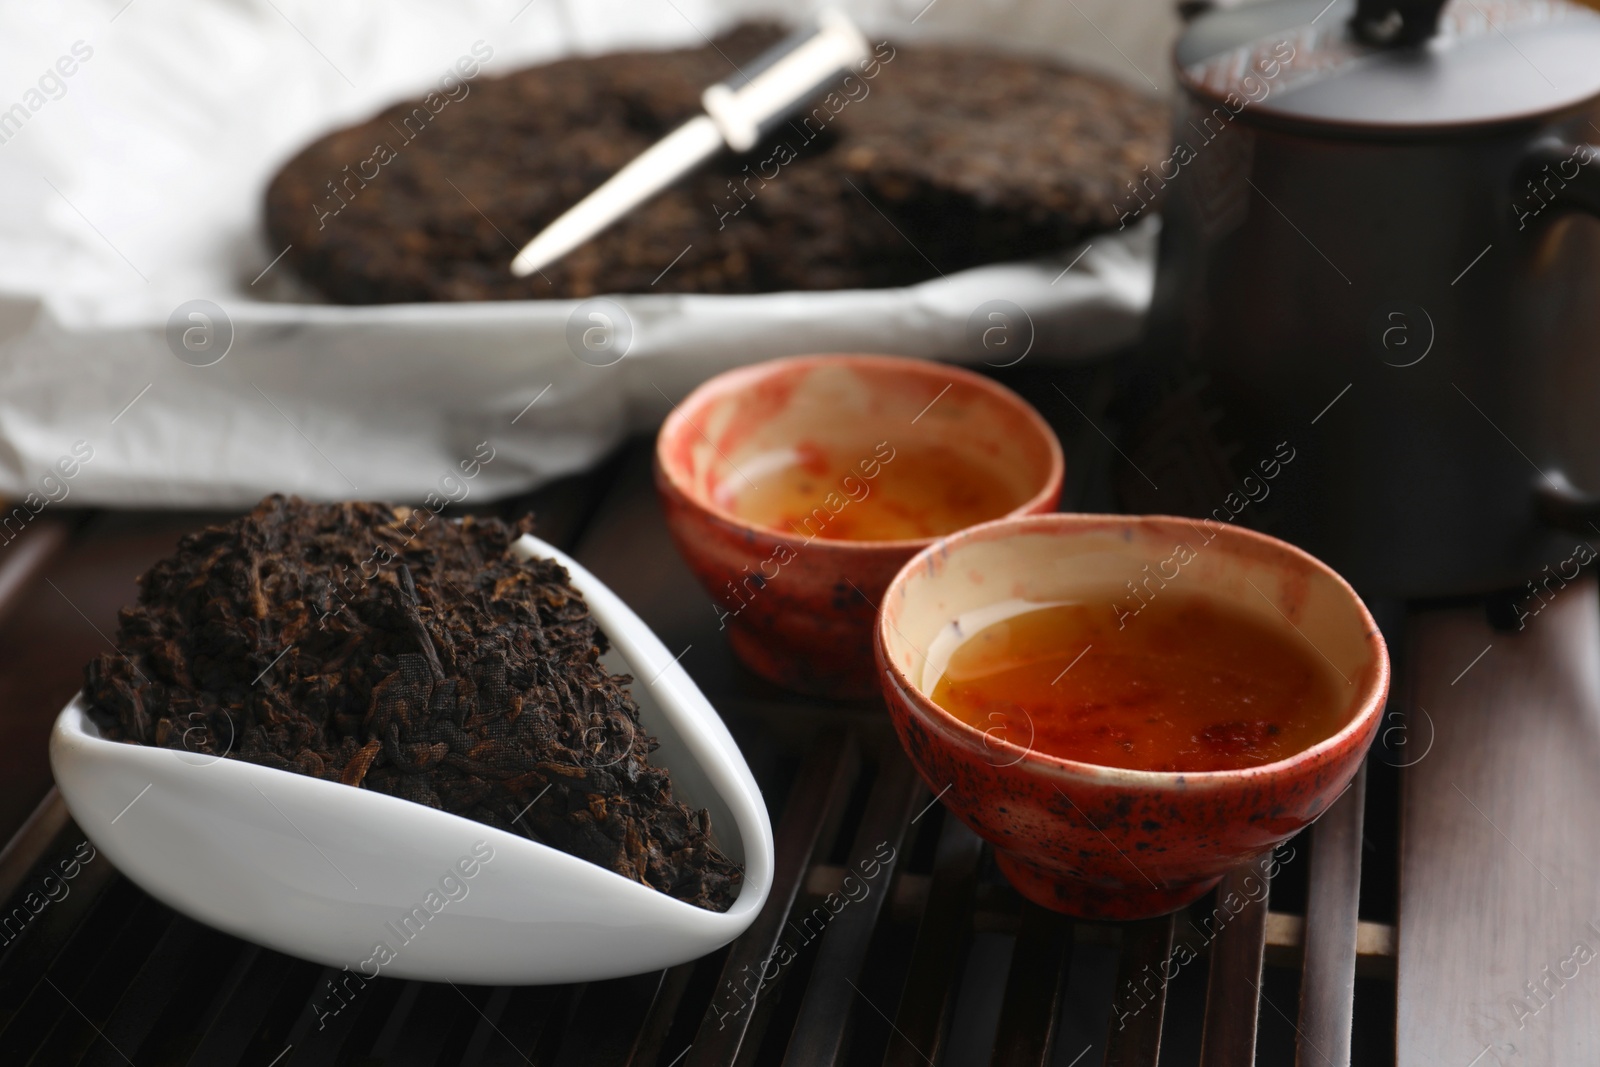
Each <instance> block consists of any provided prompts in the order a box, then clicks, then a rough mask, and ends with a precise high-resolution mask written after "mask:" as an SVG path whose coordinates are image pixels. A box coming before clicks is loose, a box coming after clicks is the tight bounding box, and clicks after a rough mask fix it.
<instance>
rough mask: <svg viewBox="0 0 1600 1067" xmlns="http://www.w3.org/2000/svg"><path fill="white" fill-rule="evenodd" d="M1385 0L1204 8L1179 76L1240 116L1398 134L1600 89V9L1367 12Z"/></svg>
mask: <svg viewBox="0 0 1600 1067" xmlns="http://www.w3.org/2000/svg"><path fill="white" fill-rule="evenodd" d="M1385 2H1386V0H1361V3H1360V4H1359V7H1360V11H1359V12H1358V3H1357V0H1331V2H1328V0H1278V2H1268V3H1255V4H1248V5H1246V6H1243V7H1236V8H1229V9H1223V10H1217V11H1213V12H1211V13H1209V14H1206V15H1203V16H1201V17H1200V18H1198V19H1196V20H1195V21H1194V22H1193V23H1192V24H1191V25H1190V26H1189V28H1188V29H1187V31H1186V32H1185V33H1184V35H1183V37H1182V38H1181V39H1180V40H1179V41H1178V44H1177V47H1176V49H1175V51H1174V60H1175V62H1176V65H1177V69H1178V77H1179V80H1180V81H1181V82H1182V83H1183V84H1184V86H1185V87H1186V88H1188V89H1189V91H1191V92H1193V93H1196V94H1198V95H1201V96H1205V97H1212V98H1215V99H1217V100H1219V101H1225V102H1227V103H1228V106H1229V110H1230V111H1231V112H1233V113H1235V114H1237V113H1238V112H1239V111H1241V110H1243V111H1247V112H1257V113H1260V114H1262V115H1272V116H1277V117H1282V118H1288V119H1295V120H1299V121H1302V122H1310V123H1319V124H1328V125H1334V126H1357V127H1362V128H1366V129H1369V130H1382V131H1396V132H1398V131H1403V130H1410V131H1427V130H1443V129H1449V128H1453V127H1463V126H1476V125H1486V124H1493V123H1501V122H1508V121H1514V120H1517V119H1529V118H1533V117H1535V116H1539V115H1543V114H1546V113H1548V112H1552V111H1559V110H1562V109H1564V108H1568V107H1572V106H1574V105H1577V104H1580V103H1582V102H1583V101H1585V100H1587V99H1590V98H1591V97H1595V96H1597V95H1600V12H1595V11H1591V10H1589V9H1587V8H1584V7H1580V6H1578V5H1577V4H1574V3H1570V2H1568V0H1450V2H1449V3H1447V4H1445V5H1444V6H1443V9H1442V10H1439V9H1438V6H1437V4H1433V5H1429V4H1427V3H1422V4H1420V5H1419V4H1417V3H1415V2H1410V3H1406V2H1401V0H1387V2H1388V5H1389V10H1388V12H1387V19H1385V18H1382V17H1378V18H1374V17H1373V16H1372V11H1373V9H1375V8H1382V7H1383V6H1384V4H1385ZM1419 7H1420V8H1422V9H1424V10H1423V14H1422V15H1421V16H1420V17H1415V16H1416V15H1417V11H1416V9H1417V8H1419ZM1430 7H1431V8H1432V10H1427V9H1428V8H1430ZM1394 9H1402V10H1403V11H1404V14H1405V16H1406V17H1405V18H1402V15H1401V13H1400V12H1399V11H1396V10H1394ZM1435 18H1436V20H1437V21H1436V23H1435V21H1434V20H1435ZM1386 32H1387V33H1388V35H1389V37H1390V40H1389V42H1388V43H1379V42H1382V41H1383V39H1384V37H1385V34H1386Z"/></svg>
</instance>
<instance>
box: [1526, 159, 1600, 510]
mask: <svg viewBox="0 0 1600 1067" xmlns="http://www.w3.org/2000/svg"><path fill="white" fill-rule="evenodd" d="M1518 180H1519V181H1521V182H1523V183H1524V189H1525V190H1526V191H1525V193H1524V194H1523V196H1522V199H1521V200H1519V201H1518V204H1519V206H1518V207H1517V208H1516V209H1515V210H1516V211H1517V219H1518V221H1519V223H1520V224H1521V225H1520V227H1519V228H1524V229H1525V228H1526V227H1527V226H1528V224H1529V223H1531V222H1532V221H1533V219H1534V218H1535V217H1537V216H1539V215H1542V214H1543V213H1544V211H1545V210H1546V209H1547V208H1555V209H1556V212H1555V213H1556V214H1560V213H1562V212H1565V211H1586V212H1588V213H1589V214H1591V215H1600V145H1590V144H1581V143H1580V144H1571V143H1568V142H1565V141H1561V140H1559V139H1555V138H1551V139H1549V140H1544V141H1541V142H1539V143H1538V144H1537V145H1535V146H1534V147H1533V150H1532V151H1531V152H1529V153H1528V158H1527V160H1526V161H1525V162H1524V163H1523V166H1522V170H1521V172H1520V174H1519V176H1518ZM1524 208H1525V209H1526V210H1524ZM1534 507H1535V510H1536V511H1537V513H1538V515H1539V518H1540V519H1541V520H1542V521H1543V522H1544V523H1545V524H1546V525H1549V526H1552V527H1555V528H1557V529H1562V530H1566V531H1568V532H1570V533H1574V534H1578V535H1581V536H1584V537H1590V536H1593V534H1594V532H1595V530H1596V528H1600V494H1596V493H1589V492H1585V491H1584V490H1582V489H1579V488H1578V487H1577V486H1575V485H1573V484H1572V483H1571V482H1570V481H1568V480H1567V476H1566V475H1565V474H1564V473H1563V472H1561V471H1560V470H1551V471H1547V472H1546V473H1545V476H1544V477H1543V478H1541V479H1540V480H1539V483H1538V486H1537V488H1536V489H1535V490H1534Z"/></svg>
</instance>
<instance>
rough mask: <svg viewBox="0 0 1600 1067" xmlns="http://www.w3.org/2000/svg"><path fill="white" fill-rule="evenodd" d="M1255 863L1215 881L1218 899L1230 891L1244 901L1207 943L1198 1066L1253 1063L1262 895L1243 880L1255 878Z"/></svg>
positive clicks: (1263, 932)
mask: <svg viewBox="0 0 1600 1067" xmlns="http://www.w3.org/2000/svg"><path fill="white" fill-rule="evenodd" d="M1261 877H1262V874H1261V871H1260V870H1259V868H1258V867H1257V865H1255V864H1247V865H1245V866H1243V867H1237V868H1235V869H1234V870H1232V871H1231V872H1229V873H1228V875H1227V876H1226V877H1225V878H1223V879H1222V882H1221V884H1219V885H1218V886H1217V897H1218V899H1223V898H1225V897H1226V896H1227V895H1228V894H1229V893H1233V894H1235V895H1236V896H1237V898H1238V899H1240V900H1243V901H1244V902H1245V904H1244V907H1243V908H1242V909H1240V911H1239V913H1238V914H1237V915H1234V916H1233V917H1232V918H1231V919H1229V920H1228V922H1227V923H1226V924H1224V925H1223V926H1222V927H1221V929H1220V931H1218V933H1217V935H1216V939H1215V940H1214V941H1213V942H1212V944H1211V969H1210V971H1209V972H1208V974H1207V975H1206V1018H1205V1029H1204V1031H1203V1032H1202V1035H1201V1038H1200V1067H1251V1065H1252V1064H1254V1063H1255V1062H1256V1021H1257V1018H1258V1016H1259V1015H1260V1007H1261V1003H1260V1002H1261V961H1262V956H1263V954H1264V953H1265V951H1266V943H1267V894H1266V893H1259V899H1252V892H1251V888H1250V886H1249V885H1248V884H1247V883H1246V880H1247V879H1254V880H1258V881H1259V880H1260V879H1261Z"/></svg>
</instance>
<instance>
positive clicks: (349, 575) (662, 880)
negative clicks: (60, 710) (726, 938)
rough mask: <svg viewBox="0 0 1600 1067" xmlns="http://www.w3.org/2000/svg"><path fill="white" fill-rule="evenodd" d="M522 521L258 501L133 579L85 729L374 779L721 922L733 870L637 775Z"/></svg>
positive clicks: (386, 788) (384, 789)
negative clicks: (530, 555) (524, 541)
mask: <svg viewBox="0 0 1600 1067" xmlns="http://www.w3.org/2000/svg"><path fill="white" fill-rule="evenodd" d="M530 526H531V519H529V518H524V519H523V520H522V521H521V522H520V523H518V524H516V525H509V524H507V523H503V522H500V521H498V520H494V519H475V518H471V517H468V518H464V519H460V520H454V521H445V520H435V519H433V516H432V514H431V513H430V512H428V511H425V510H417V511H413V510H411V509H409V508H404V507H388V506H385V505H381V504H371V503H345V504H326V505H324V504H309V503H306V502H305V501H302V500H299V499H296V498H288V499H285V498H284V497H281V496H272V497H268V498H267V499H266V500H264V501H262V502H261V504H260V505H259V506H257V507H256V509H255V510H254V511H252V512H251V513H250V514H248V515H246V516H245V517H243V518H241V519H239V520H237V521H235V522H231V523H228V524H226V525H223V526H213V527H210V528H208V529H205V530H202V531H200V532H199V533H195V534H191V535H189V536H188V537H185V538H184V539H183V540H182V541H181V542H180V543H179V545H178V551H177V554H176V555H174V556H173V557H171V558H170V559H166V560H162V561H161V562H160V563H157V564H156V565H155V566H154V567H152V568H151V569H150V570H149V572H148V573H146V574H145V575H144V576H143V577H142V578H141V579H140V585H141V588H140V592H139V603H138V604H137V605H136V606H134V607H131V608H124V609H123V611H122V613H121V616H120V625H119V629H118V633H117V642H116V644H117V652H116V653H115V654H112V653H107V654H104V655H101V656H100V657H98V658H97V659H95V660H94V661H93V662H92V663H90V664H89V666H88V668H87V670H86V672H85V674H86V682H85V692H86V694H87V697H88V700H89V707H90V714H91V715H92V717H93V718H94V721H95V723H96V724H97V725H98V726H99V727H100V730H101V732H102V733H103V734H104V735H105V736H106V737H109V738H112V739H115V740H122V741H128V742H132V743H135V744H144V745H159V746H163V747H167V748H181V749H188V750H191V751H195V752H206V753H211V754H213V755H218V756H222V755H226V756H228V757H230V758H233V759H242V760H248V761H249V762H251V763H259V764H262V765H264V766H267V767H275V768H277V769H279V770H285V771H294V772H296V773H299V774H309V775H313V776H315V777H317V778H325V779H328V780H330V781H337V782H343V783H344V784H346V785H350V786H357V787H360V788H363V789H373V790H376V791H378V792H380V793H387V794H389V795H390V796H396V797H401V798H404V799H406V800H411V801H415V802H416V803H418V804H426V805H428V806H429V807H433V808H440V809H442V810H444V811H448V812H452V813H454V814H456V815H461V816H465V817H466V818H469V819H475V820H477V821H478V822H482V823H486V824H488V825H490V826H494V827H498V828H500V829H502V830H507V831H510V832H512V833H516V834H521V835H522V836H524V837H529V838H532V839H533V840H536V841H541V842H543V843H544V844H547V845H550V846H551V847H553V848H558V849H561V850H562V851H564V852H568V853H571V854H572V855H574V856H578V857H581V858H583V859H586V860H588V861H590V862H592V863H596V864H598V865H600V866H602V867H605V868H607V869H608V870H612V871H615V872H616V873H618V874H620V875H623V876H624V877H627V878H631V879H633V880H634V881H637V882H643V883H644V884H646V885H649V886H652V887H654V888H656V889H658V890H660V891H662V892H664V893H668V894H670V895H672V896H674V897H676V898H678V899H679V900H684V901H687V902H689V903H692V904H697V905H699V906H701V907H705V908H710V909H713V910H717V911H726V910H727V909H728V907H729V906H730V905H731V904H732V903H733V899H734V897H735V896H736V895H737V894H738V890H739V885H740V881H741V878H742V872H741V870H740V868H739V866H738V865H737V864H735V863H733V862H732V861H731V860H730V859H729V858H728V857H727V856H726V855H724V854H723V852H722V851H721V850H720V849H718V848H717V846H716V845H715V844H714V843H713V841H712V840H711V834H710V831H711V825H710V817H709V815H708V814H707V813H706V812H705V811H691V810H690V809H689V808H687V807H685V806H684V805H683V804H681V803H679V802H677V801H676V800H674V799H673V796H672V785H671V782H670V780H669V779H668V776H667V772H666V771H665V770H664V769H662V768H660V767H656V766H654V765H652V764H651V762H650V760H649V754H650V752H651V751H653V750H654V749H655V747H656V742H655V740H654V739H653V738H651V737H649V736H648V735H647V734H645V732H644V731H643V729H642V728H641V726H640V725H639V709H638V706H637V705H636V704H635V703H634V701H633V698H632V696H630V695H629V692H628V689H627V686H628V684H629V683H630V682H631V681H632V678H630V677H628V676H627V675H616V674H611V673H609V672H608V671H607V670H606V669H605V667H604V666H602V665H601V663H600V655H601V653H603V652H604V651H605V650H606V648H607V647H608V645H607V641H606V637H605V634H603V633H602V632H601V631H600V629H599V628H598V627H597V626H596V625H595V622H594V620H593V619H592V618H590V616H589V611H588V607H587V606H586V605H585V604H584V602H583V598H582V597H581V596H579V595H578V593H577V592H576V591H575V590H573V588H572V587H571V586H570V585H569V584H568V581H567V573H566V571H565V570H564V569H563V568H562V567H561V566H559V565H558V564H556V563H553V562H551V561H549V560H540V559H534V560H529V561H526V562H524V561H522V560H519V559H517V558H516V557H515V556H513V555H512V554H511V552H510V545H511V543H512V542H513V541H514V540H516V538H517V537H518V536H520V535H521V534H522V533H523V532H525V531H526V530H528V529H529V528H530Z"/></svg>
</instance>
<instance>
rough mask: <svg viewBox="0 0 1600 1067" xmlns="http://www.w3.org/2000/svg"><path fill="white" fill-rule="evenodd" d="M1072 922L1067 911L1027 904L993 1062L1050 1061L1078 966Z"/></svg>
mask: <svg viewBox="0 0 1600 1067" xmlns="http://www.w3.org/2000/svg"><path fill="white" fill-rule="evenodd" d="M1072 927H1073V923H1072V920H1071V919H1069V918H1067V917H1066V916H1065V915H1060V914H1057V913H1056V912H1053V911H1050V910H1048V909H1046V908H1041V907H1039V905H1037V904H1032V903H1029V904H1024V905H1023V906H1022V925H1021V926H1020V927H1019V928H1018V929H1017V942H1016V947H1015V948H1013V949H1012V950H1011V969H1010V971H1009V972H1007V974H1006V999H1005V1006H1004V1007H1002V1008H1001V1010H1000V1026H999V1029H998V1031H997V1032H996V1033H995V1039H994V1054H993V1055H992V1056H991V1057H990V1059H989V1064H990V1067H1045V1065H1047V1064H1048V1063H1049V1062H1050V1049H1051V1047H1052V1046H1053V1044H1054V1043H1055V1036H1056V1021H1057V1020H1058V1019H1059V1018H1060V1017H1061V998H1062V997H1063V996H1065V995H1066V990H1067V974H1068V972H1069V971H1070V970H1071V968H1072Z"/></svg>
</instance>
